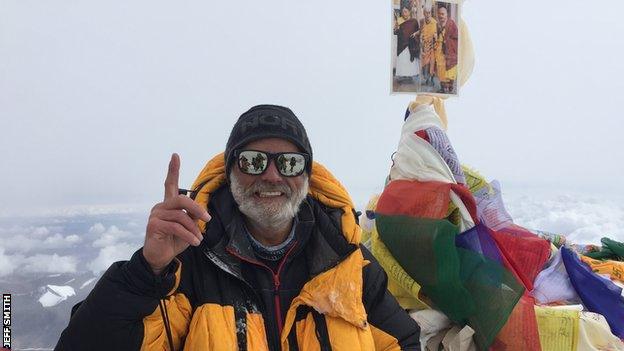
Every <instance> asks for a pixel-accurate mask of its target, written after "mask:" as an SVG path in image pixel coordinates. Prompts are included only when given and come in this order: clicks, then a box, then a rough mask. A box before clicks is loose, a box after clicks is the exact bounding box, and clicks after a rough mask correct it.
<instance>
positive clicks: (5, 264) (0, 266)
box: [0, 247, 17, 277]
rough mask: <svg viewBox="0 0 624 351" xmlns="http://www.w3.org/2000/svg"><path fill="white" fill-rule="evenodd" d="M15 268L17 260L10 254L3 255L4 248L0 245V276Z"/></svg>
mask: <svg viewBox="0 0 624 351" xmlns="http://www.w3.org/2000/svg"><path fill="white" fill-rule="evenodd" d="M15 268H17V262H15V259H14V257H13V256H11V255H5V253H4V248H3V247H0V277H4V276H7V275H10V274H12V273H13V271H14V270H15Z"/></svg>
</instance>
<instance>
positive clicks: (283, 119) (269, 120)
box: [224, 105, 312, 179]
mask: <svg viewBox="0 0 624 351" xmlns="http://www.w3.org/2000/svg"><path fill="white" fill-rule="evenodd" d="M264 138H280V139H286V140H288V141H290V142H292V143H293V144H295V145H296V146H297V147H298V148H299V150H300V151H301V152H304V153H307V154H308V155H310V162H309V163H308V164H307V165H306V171H307V172H308V175H309V174H310V172H311V171H312V146H310V141H309V140H308V134H307V133H306V130H305V128H304V127H303V124H301V121H299V119H298V118H297V116H295V114H294V113H293V112H292V111H291V110H290V109H289V108H287V107H283V106H277V105H257V106H254V107H252V108H250V109H249V110H248V111H247V112H245V113H243V114H242V115H241V116H240V117H239V118H238V121H236V124H234V128H232V132H231V133H230V137H229V139H228V141H227V144H226V146H225V154H224V155H225V172H226V174H227V175H228V179H229V174H230V170H231V167H232V163H233V162H234V150H236V149H239V148H241V147H243V146H245V145H247V144H248V143H250V142H252V141H254V140H258V139H264Z"/></svg>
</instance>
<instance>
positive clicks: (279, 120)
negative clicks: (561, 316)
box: [240, 115, 304, 137]
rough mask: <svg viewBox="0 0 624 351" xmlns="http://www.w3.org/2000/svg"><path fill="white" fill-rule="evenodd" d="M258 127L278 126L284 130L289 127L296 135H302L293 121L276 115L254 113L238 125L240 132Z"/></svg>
mask: <svg viewBox="0 0 624 351" xmlns="http://www.w3.org/2000/svg"><path fill="white" fill-rule="evenodd" d="M258 127H265V128H266V127H273V128H274V127H280V128H282V129H283V130H284V131H286V132H288V130H289V129H290V130H292V133H293V134H295V135H297V136H300V137H302V136H303V135H304V134H303V131H302V130H301V129H300V128H299V126H298V125H297V123H296V122H295V121H293V120H292V119H288V118H284V117H282V116H277V115H255V116H253V117H251V118H247V119H245V120H244V121H242V123H241V126H240V128H241V132H242V133H247V131H248V129H256V128H258Z"/></svg>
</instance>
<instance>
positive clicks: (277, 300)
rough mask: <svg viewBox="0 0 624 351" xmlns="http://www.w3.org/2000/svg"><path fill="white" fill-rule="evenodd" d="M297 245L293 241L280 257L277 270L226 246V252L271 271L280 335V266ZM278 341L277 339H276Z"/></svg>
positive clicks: (280, 332) (282, 265) (281, 324)
mask: <svg viewBox="0 0 624 351" xmlns="http://www.w3.org/2000/svg"><path fill="white" fill-rule="evenodd" d="M296 246H297V242H296V241H295V242H294V243H293V246H292V247H291V248H290V249H289V250H288V251H287V252H286V254H285V255H284V257H283V258H282V261H281V262H280V264H279V266H277V272H273V270H272V269H271V268H270V267H269V266H267V265H265V264H264V263H262V262H260V261H255V260H250V259H248V258H245V257H243V256H241V255H239V254H238V253H236V252H235V251H234V250H232V249H230V248H227V249H226V250H227V252H229V253H230V254H232V255H233V256H236V257H238V258H239V259H241V260H243V261H245V262H249V263H251V264H254V265H256V266H259V267H263V268H265V269H266V270H268V271H269V272H270V273H271V276H272V277H273V288H274V290H273V305H274V307H275V318H276V320H277V330H278V334H279V335H280V336H281V335H282V329H283V321H282V308H281V302H280V296H279V287H280V284H281V282H280V273H281V272H282V267H284V263H285V262H286V259H287V258H288V256H289V255H290V253H291V252H292V250H293V249H294V248H295V247H296ZM278 342H279V341H278Z"/></svg>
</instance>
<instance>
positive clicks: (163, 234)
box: [143, 154, 210, 274]
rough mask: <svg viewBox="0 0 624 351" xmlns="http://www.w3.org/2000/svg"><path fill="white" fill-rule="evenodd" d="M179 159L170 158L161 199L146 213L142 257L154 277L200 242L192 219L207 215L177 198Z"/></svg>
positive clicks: (206, 216)
mask: <svg viewBox="0 0 624 351" xmlns="http://www.w3.org/2000/svg"><path fill="white" fill-rule="evenodd" d="M179 177H180V156H178V154H173V155H171V161H169V170H168V172H167V178H166V179H165V198H164V200H163V202H160V203H158V204H156V205H155V206H154V207H153V208H152V211H151V213H150V216H149V219H148V221H147V229H146V232H145V244H144V245H143V256H144V257H145V260H146V261H147V263H149V265H150V267H151V268H152V271H154V273H155V274H160V273H161V272H162V271H163V269H165V268H166V267H167V265H169V263H171V261H172V260H173V258H174V257H176V256H177V255H178V254H179V253H181V252H182V251H184V250H186V248H187V247H188V246H189V245H193V246H198V245H199V243H200V241H201V240H202V239H203V236H202V234H201V231H200V230H199V227H198V226H197V223H196V220H198V219H201V220H203V221H206V222H208V221H209V220H210V215H209V214H208V212H207V211H206V210H205V209H203V208H201V206H199V205H198V204H197V203H196V202H195V201H193V200H191V199H190V198H188V197H186V196H184V195H179V194H178V191H179V187H178V180H179Z"/></svg>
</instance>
